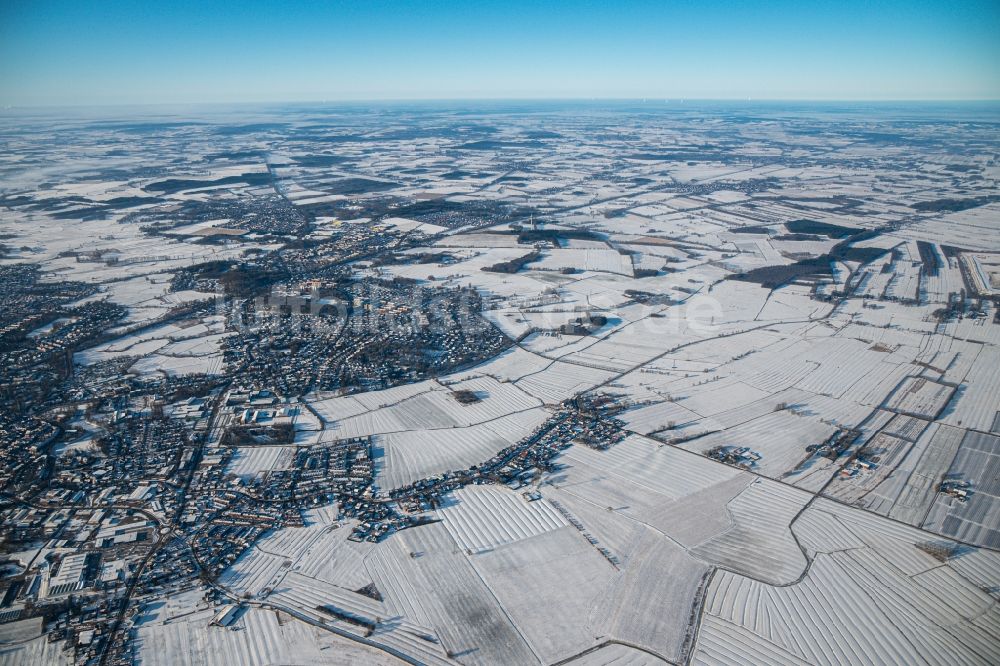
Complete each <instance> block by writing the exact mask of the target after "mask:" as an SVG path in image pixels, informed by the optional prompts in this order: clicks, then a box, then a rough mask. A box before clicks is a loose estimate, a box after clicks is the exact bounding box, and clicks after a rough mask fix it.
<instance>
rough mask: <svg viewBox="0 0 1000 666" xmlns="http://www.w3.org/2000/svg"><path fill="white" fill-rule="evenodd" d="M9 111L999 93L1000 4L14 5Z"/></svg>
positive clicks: (3, 92)
mask: <svg viewBox="0 0 1000 666" xmlns="http://www.w3.org/2000/svg"><path fill="white" fill-rule="evenodd" d="M0 5H2V6H0V104H3V105H20V106H24V105H67V104H83V105H95V104H96V105H99V104H136V103H138V104H144V103H192V102H273V101H335V100H359V99H360V100H382V99H452V98H592V97H597V98H638V97H648V98H670V99H677V98H687V99H695V98H701V99H744V98H747V97H751V98H753V99H839V100H862V99H865V100H869V99H871V100H883V99H934V100H940V99H998V98H1000V37H998V35H1000V2H997V1H996V0H993V1H987V2H979V1H977V0H967V1H965V0H963V1H952V2H938V1H935V2H931V1H921V0H908V1H906V2H898V1H896V0H884V1H881V2H879V1H873V2H853V1H850V0H845V1H843V2H825V1H823V0H814V1H810V0H797V1H793V2H786V1H783V0H774V1H772V2H718V1H714V0H702V1H700V2H676V1H671V0H660V1H659V2H627V1H624V0H623V1H620V2H561V1H559V0H549V1H544V0H539V1H536V2H519V1H518V0H509V1H506V2H494V1H492V0H481V1H480V2H467V3H455V2H436V1H434V0H423V1H420V2H388V1H380V0H353V1H351V2H339V1H337V0H328V1H327V2H292V1H289V2H284V3H278V2H260V1H257V0H243V1H242V2H210V1H209V0H205V1H204V2H187V1H185V0H178V1H173V0H167V1H163V2H117V1H115V0H107V1H105V2H86V1H83V0H81V1H77V2H45V1H44V0H34V1H33V0H7V1H6V2H0Z"/></svg>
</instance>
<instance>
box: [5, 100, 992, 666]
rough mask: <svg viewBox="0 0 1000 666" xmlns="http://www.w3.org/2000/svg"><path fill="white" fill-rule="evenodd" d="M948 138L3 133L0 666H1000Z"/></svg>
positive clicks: (806, 123)
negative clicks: (954, 665)
mask: <svg viewBox="0 0 1000 666" xmlns="http://www.w3.org/2000/svg"><path fill="white" fill-rule="evenodd" d="M734 104H735V103H734ZM146 113H152V112H151V111H148V112H146ZM192 113H193V112H192ZM954 113H955V114H957V116H951V115H949V114H945V113H943V112H941V111H939V110H936V108H930V107H929V108H922V107H921V108H916V107H914V108H909V107H906V106H905V105H903V106H901V107H899V108H897V107H896V106H894V105H886V106H885V108H878V109H874V110H873V109H870V108H856V107H853V106H843V107H841V106H829V107H828V106H825V105H816V106H809V105H804V106H794V107H788V108H784V107H780V105H779V106H774V107H771V106H768V105H761V106H757V105H755V104H754V103H748V106H747V107H746V108H744V107H743V106H742V103H741V104H740V105H736V106H729V105H726V104H714V103H713V104H708V103H698V104H685V105H683V106H682V105H680V104H662V105H661V104H657V105H656V106H655V107H654V106H653V105H652V104H644V105H642V106H639V105H637V104H633V103H629V102H621V103H614V104H612V103H598V102H595V103H593V104H592V105H587V104H570V103H562V102H559V103H556V102H552V103H551V104H549V103H546V104H541V105H527V104H522V103H516V104H515V103H511V104H509V105H508V104H501V103H493V102H490V103H487V102H483V103H469V105H468V106H467V107H462V109H459V110H456V109H451V108H447V107H445V106H436V105H434V104H426V105H425V104H412V105H402V106H395V105H373V106H371V107H370V108H369V106H367V105H364V106H358V107H350V108H348V107H340V106H329V105H317V106H315V107H312V106H305V107H289V108H282V109H263V108H261V109H255V110H253V111H252V112H251V111H250V110H248V109H244V110H243V111H239V110H236V111H232V110H230V111H225V112H224V111H222V110H215V111H211V110H207V109H205V110H202V111H199V112H198V113H197V114H196V117H181V116H173V115H169V114H168V115H165V116H162V117H161V116H159V115H155V114H154V115H152V116H148V117H147V116H142V117H141V118H133V119H129V118H120V119H114V120H108V121H107V122H92V121H91V120H87V119H80V118H73V117H58V118H57V117H48V116H45V115H36V116H31V117H25V118H19V121H20V122H18V123H15V122H13V120H12V118H14V116H10V117H8V116H3V117H2V118H0V135H2V137H3V140H4V146H5V151H4V155H3V156H0V173H2V174H3V178H0V183H2V184H0V295H2V298H0V354H2V361H3V363H2V366H0V367H3V368H4V369H3V371H2V372H3V382H2V383H0V441H2V443H3V447H0V453H2V455H3V456H4V460H3V462H4V464H3V465H2V466H0V469H2V470H3V474H2V478H0V486H2V488H0V490H2V491H3V492H2V501H0V511H2V512H3V530H0V555H3V557H0V664H6V663H11V664H14V663H17V664H22V663H23V664H32V665H34V664H38V665H39V666H40V665H41V664H48V663H66V664H69V663H96V664H104V665H109V664H126V663H136V664H151V665H154V666H157V665H160V664H175V663H176V664H202V663H207V664H213V665H217V666H229V665H242V666H255V665H258V664H259V665H260V666H265V665H266V664H293V663H294V664H326V663H348V664H351V663H355V664H397V663H412V664H435V665H446V664H461V665H467V666H472V665H476V666H479V665H482V666H491V665H493V664H539V665H540V666H541V665H544V666H550V665H552V666H554V665H556V664H576V665H582V666H589V665H596V664H636V665H639V664H685V665H687V664H705V665H719V666H722V665H729V664H755V663H775V664H788V665H794V666H801V665H804V664H806V665H814V664H815V665H819V664H847V663H871V664H883V663H900V664H903V663H905V664H927V665H928V666H930V665H932V664H944V663H961V664H993V663H998V662H1000V616H998V608H1000V593H998V590H1000V485H998V481H997V478H998V474H1000V371H998V368H1000V323H998V322H1000V299H998V296H997V293H998V292H997V289H998V288H1000V287H998V281H997V276H998V275H1000V271H998V266H1000V262H998V260H997V257H998V256H1000V254H998V253H1000V231H998V229H1000V225H998V224H997V219H998V215H1000V206H998V203H997V201H998V194H1000V186H998V182H1000V170H998V168H997V166H996V164H995V161H996V160H995V159H994V158H995V154H997V153H998V151H1000V141H998V137H997V135H996V131H995V130H996V117H995V116H993V115H990V114H989V113H987V112H986V111H983V110H981V109H980V110H976V109H972V108H969V109H964V110H959V111H955V112H954ZM956 118H958V119H957V120H956Z"/></svg>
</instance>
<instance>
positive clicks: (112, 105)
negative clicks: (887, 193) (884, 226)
mask: <svg viewBox="0 0 1000 666" xmlns="http://www.w3.org/2000/svg"><path fill="white" fill-rule="evenodd" d="M477 102H478V103H483V102H493V103H496V102H507V103H511V102H535V103H545V102H569V103H574V102H575V103H590V102H632V103H640V104H661V103H663V104H684V103H699V102H716V103H739V104H754V103H779V104H781V103H784V104H1000V97H982V98H980V97H962V98H958V97H956V98H919V97H900V98H866V97H857V98H850V97H845V98H835V97H747V98H742V97H663V96H646V97H516V96H513V97H371V98H361V97H358V98H341V99H297V100H296V99H285V100H233V101H212V100H205V101H183V102H182V101H177V102H170V101H160V102H108V103H98V104H0V112H6V111H34V110H39V111H41V110H72V109H80V110H86V109H94V110H96V109H119V108H157V107H192V106H193V107H224V106H230V107H232V106H264V105H284V106H298V105H301V106H308V105H311V106H315V105H355V104H385V105H394V104H421V103H424V104H441V103H451V104H455V103H477Z"/></svg>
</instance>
